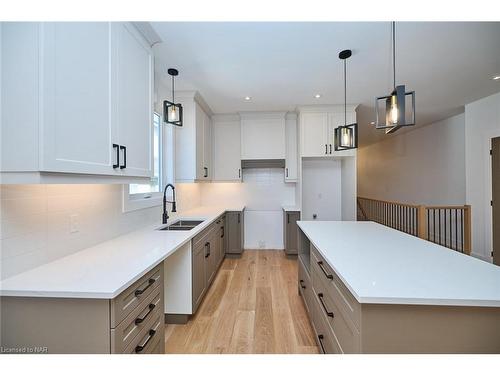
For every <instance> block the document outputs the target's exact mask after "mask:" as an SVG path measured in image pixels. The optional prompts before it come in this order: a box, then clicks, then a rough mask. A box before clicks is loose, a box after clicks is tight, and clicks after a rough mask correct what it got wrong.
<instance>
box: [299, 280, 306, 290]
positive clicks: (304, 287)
mask: <svg viewBox="0 0 500 375" xmlns="http://www.w3.org/2000/svg"><path fill="white" fill-rule="evenodd" d="M303 282H304V280H299V284H300V287H301V288H302V289H306V286H305V285H302V283H303Z"/></svg>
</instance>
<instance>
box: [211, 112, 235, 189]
mask: <svg viewBox="0 0 500 375" xmlns="http://www.w3.org/2000/svg"><path fill="white" fill-rule="evenodd" d="M212 131H213V140H214V143H213V146H214V150H213V155H214V159H213V176H212V179H213V180H215V181H241V138H240V137H241V131H240V122H239V121H218V120H213V121H212Z"/></svg>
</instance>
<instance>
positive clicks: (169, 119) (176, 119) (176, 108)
mask: <svg viewBox="0 0 500 375" xmlns="http://www.w3.org/2000/svg"><path fill="white" fill-rule="evenodd" d="M168 74H169V75H171V76H172V101H171V102H170V101H168V100H165V101H163V121H165V122H166V123H167V124H172V125H176V126H182V104H180V103H175V96H174V94H175V86H174V85H175V81H174V79H175V77H176V76H177V75H179V71H178V70H177V69H173V68H170V69H169V70H168Z"/></svg>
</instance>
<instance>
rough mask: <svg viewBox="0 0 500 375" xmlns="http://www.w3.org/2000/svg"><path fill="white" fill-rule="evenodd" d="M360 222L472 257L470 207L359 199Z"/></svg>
mask: <svg viewBox="0 0 500 375" xmlns="http://www.w3.org/2000/svg"><path fill="white" fill-rule="evenodd" d="M357 203H358V220H370V221H375V222H377V223H380V224H383V225H385V226H388V227H391V228H394V229H397V230H399V231H402V232H405V233H408V234H411V235H413V236H416V237H420V238H423V239H424V240H427V241H431V242H434V243H437V244H439V245H442V246H445V247H448V248H450V249H453V250H455V251H459V252H461V253H464V254H468V255H470V252H471V239H472V233H471V207H470V206H469V205H465V206H423V205H412V204H406V203H401V202H391V201H384V200H377V199H370V198H365V197H358V199H357Z"/></svg>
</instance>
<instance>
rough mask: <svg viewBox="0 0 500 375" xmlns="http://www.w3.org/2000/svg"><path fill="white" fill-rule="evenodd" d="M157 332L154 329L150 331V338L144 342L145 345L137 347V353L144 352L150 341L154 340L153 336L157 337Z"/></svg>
mask: <svg viewBox="0 0 500 375" xmlns="http://www.w3.org/2000/svg"><path fill="white" fill-rule="evenodd" d="M155 333H156V331H155V330H154V329H150V330H149V336H148V338H147V339H146V341H144V344H142V345H137V346H136V347H135V352H136V353H140V352H142V351H143V350H144V348H145V347H146V346H147V345H148V343H149V341H151V339H152V338H153V336H154V335H155Z"/></svg>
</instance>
